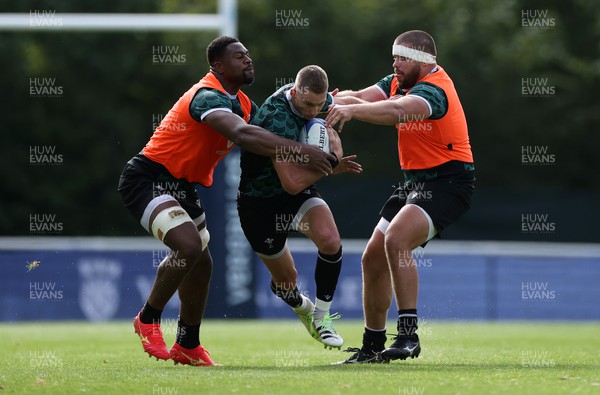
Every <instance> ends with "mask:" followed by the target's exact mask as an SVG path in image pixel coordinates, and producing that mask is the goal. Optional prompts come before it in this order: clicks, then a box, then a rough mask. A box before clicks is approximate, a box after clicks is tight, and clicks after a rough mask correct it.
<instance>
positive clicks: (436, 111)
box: [375, 74, 448, 119]
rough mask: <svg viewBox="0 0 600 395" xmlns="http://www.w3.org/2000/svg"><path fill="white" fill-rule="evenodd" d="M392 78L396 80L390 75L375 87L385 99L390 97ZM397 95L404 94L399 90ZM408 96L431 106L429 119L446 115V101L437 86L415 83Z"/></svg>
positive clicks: (441, 90)
mask: <svg viewBox="0 0 600 395" xmlns="http://www.w3.org/2000/svg"><path fill="white" fill-rule="evenodd" d="M394 78H396V75H395V74H390V75H388V76H386V77H384V78H382V79H380V80H379V81H378V82H377V83H376V84H375V86H377V87H378V88H379V89H381V93H383V94H384V95H385V96H386V97H390V92H391V90H392V81H393V79H394ZM397 94H401V95H403V94H404V92H403V91H402V90H400V91H399V92H397ZM409 95H416V96H420V97H422V98H423V99H425V100H427V102H428V103H429V105H430V106H431V116H430V117H429V119H440V118H441V117H443V116H444V115H446V112H448V99H447V98H446V93H445V92H444V90H443V89H442V88H440V87H438V86H435V85H433V84H430V83H428V82H417V83H416V84H415V86H413V87H412V89H411V90H410V93H409Z"/></svg>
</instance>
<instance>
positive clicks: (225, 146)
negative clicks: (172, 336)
mask: <svg viewBox="0 0 600 395" xmlns="http://www.w3.org/2000/svg"><path fill="white" fill-rule="evenodd" d="M206 55H207V60H208V63H209V65H210V71H209V72H208V73H207V74H206V75H205V76H204V77H203V78H202V79H201V80H200V81H199V82H198V83H196V84H195V85H193V86H192V87H191V88H190V89H189V90H188V91H187V92H185V93H184V94H183V96H181V98H179V100H178V101H177V103H175V105H174V106H173V108H171V110H170V111H169V112H168V114H167V115H166V116H165V117H164V119H163V120H162V122H161V124H160V125H159V126H158V127H157V128H156V131H155V132H154V134H153V135H152V137H151V139H150V141H149V142H148V143H147V144H146V146H145V147H144V148H143V150H142V151H141V152H140V153H139V154H138V155H136V156H134V157H133V158H132V159H131V160H130V161H129V162H127V165H126V166H125V168H124V169H123V173H122V174H121V177H120V179H119V193H120V194H121V197H122V199H123V202H124V204H125V207H126V208H127V209H128V210H129V211H130V212H131V213H132V214H133V216H134V217H135V218H136V219H137V220H138V221H140V223H141V225H142V226H143V227H144V228H145V229H146V230H147V231H148V232H149V233H151V234H152V235H153V236H154V237H156V238H157V239H159V240H160V241H161V242H163V243H164V244H165V245H166V246H167V247H169V248H170V249H171V252H170V253H169V255H168V256H167V257H166V258H165V259H164V260H163V261H162V262H161V264H160V265H159V267H158V270H157V273H156V279H155V281H154V284H153V286H152V290H151V291H150V295H149V297H148V300H147V302H146V304H145V305H144V307H143V308H142V309H141V311H140V312H139V314H138V315H137V316H136V317H135V319H134V322H133V325H134V330H135V332H136V333H137V334H138V335H139V337H140V339H141V340H142V346H143V348H144V350H145V351H146V352H147V353H148V354H149V355H150V356H154V357H156V358H157V359H165V360H166V359H172V360H173V361H174V362H175V363H181V364H188V365H194V366H210V365H214V363H213V361H212V360H211V358H210V356H209V353H208V351H206V349H204V347H202V345H201V344H200V323H201V321H202V316H203V315H204V310H205V307H206V301H207V298H208V289H209V284H210V277H211V273H212V258H211V255H210V252H209V249H208V241H209V239H210V235H209V232H208V230H207V227H206V220H205V214H204V209H203V207H202V205H201V203H200V200H199V198H198V196H197V194H196V190H195V188H194V184H201V185H203V186H205V187H210V186H211V185H212V183H213V172H214V169H215V167H216V165H217V163H218V162H219V161H220V160H221V159H223V158H224V157H225V155H227V153H229V152H230V151H231V150H232V149H233V147H234V145H239V146H241V147H242V148H244V149H246V150H248V151H251V152H254V153H256V154H258V155H263V156H267V157H275V156H276V155H277V153H278V152H279V150H280V149H281V147H284V146H285V147H289V146H293V147H294V148H293V149H296V150H300V151H301V152H302V153H303V154H304V155H306V156H305V157H304V158H308V163H305V164H307V165H308V167H309V168H312V169H313V170H317V171H320V172H322V173H324V174H330V173H331V172H332V168H331V163H334V162H336V158H335V157H334V156H333V155H330V154H326V153H324V152H323V151H321V150H320V149H318V148H317V147H313V146H309V145H305V144H300V143H298V142H293V141H290V140H288V139H285V138H282V137H279V136H276V135H274V134H273V133H271V132H269V131H267V130H264V129H262V128H260V127H257V126H254V125H249V124H248V123H249V122H250V120H251V119H252V116H253V114H254V113H255V112H256V108H257V107H256V105H255V104H254V103H253V102H252V101H251V100H250V99H249V98H248V96H246V95H245V94H244V93H243V92H242V91H241V90H240V88H241V87H242V86H244V85H247V84H250V83H252V81H253V79H254V66H253V63H252V59H251V58H250V56H249V53H248V50H247V49H246V48H245V47H244V45H243V44H242V43H240V42H239V41H238V40H237V39H235V38H232V37H227V36H222V37H218V38H217V39H215V40H213V41H212V42H211V43H210V44H209V46H208V48H207V50H206ZM299 158H302V156H299ZM176 291H177V292H178V293H179V299H180V302H181V304H180V310H179V322H178V328H177V337H176V341H175V344H174V345H173V346H172V347H171V349H170V350H169V349H167V346H166V344H165V341H164V338H163V335H162V331H161V328H160V318H161V313H162V311H163V309H164V307H165V305H166V304H167V302H168V301H169V300H170V299H171V297H172V296H173V295H174V294H175V292H176Z"/></svg>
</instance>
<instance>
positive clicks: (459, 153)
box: [326, 30, 475, 363]
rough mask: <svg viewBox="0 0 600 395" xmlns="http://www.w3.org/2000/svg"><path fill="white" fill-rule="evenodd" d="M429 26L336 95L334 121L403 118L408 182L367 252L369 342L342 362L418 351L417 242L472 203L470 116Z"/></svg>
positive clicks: (387, 208)
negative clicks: (389, 331)
mask: <svg viewBox="0 0 600 395" xmlns="http://www.w3.org/2000/svg"><path fill="white" fill-rule="evenodd" d="M436 54H437V52H436V47H435V42H434V40H433V38H432V37H431V36H430V35H429V34H427V33H426V32H423V31H420V30H412V31H408V32H405V33H402V34H401V35H400V36H398V37H397V38H396V40H395V41H394V44H393V47H392V56H393V58H394V63H393V67H394V74H391V75H389V76H387V77H385V78H383V79H382V80H381V81H379V82H378V83H377V84H376V85H373V86H370V87H368V88H365V89H362V90H360V91H357V92H354V91H343V92H339V93H337V95H336V96H335V100H336V104H335V105H333V106H331V107H330V111H329V114H328V115H327V119H326V122H327V123H328V124H329V125H331V126H334V125H336V124H338V129H339V131H341V130H342V127H343V125H344V122H346V121H348V120H350V119H358V120H361V121H364V122H370V123H374V124H380V125H396V128H397V131H398V153H399V156H400V167H401V170H402V172H403V175H404V182H403V183H402V184H401V186H400V187H399V188H398V189H396V190H395V191H394V193H393V194H392V196H391V197H390V198H389V199H388V200H387V202H386V203H385V205H384V206H383V208H382V209H381V212H380V215H381V219H380V221H379V223H378V224H377V226H376V227H375V230H374V231H373V235H372V236H371V239H370V240H369V242H368V244H367V248H366V249H365V251H364V253H363V256H362V270H363V309H364V315H365V331H364V334H363V344H362V347H361V348H360V349H359V348H350V349H348V350H347V351H349V352H353V353H354V354H353V355H352V356H351V357H349V358H348V359H346V360H345V361H343V362H342V363H375V362H389V361H390V360H395V359H406V358H408V357H411V358H415V357H418V356H419V353H420V352H421V345H420V342H419V336H418V335H417V333H416V331H417V323H418V319H417V296H418V286H419V275H418V270H417V265H416V262H415V261H414V259H413V257H412V250H413V249H415V248H417V247H418V246H425V244H426V243H427V242H428V241H429V240H431V239H432V238H433V237H435V236H436V235H439V233H440V232H441V231H442V230H443V229H445V228H446V227H447V226H448V225H450V224H452V223H453V222H455V221H456V220H457V219H458V218H459V217H461V216H462V215H463V214H464V213H465V212H466V211H467V210H468V209H469V208H470V204H471V195H472V194H473V191H474V182H475V175H474V165H473V155H472V153H471V146H470V143H469V135H468V129H467V122H466V119H465V114H464V112H463V109H462V105H461V103H460V100H459V98H458V94H457V93H456V89H455V88H454V84H453V83H452V80H451V79H450V77H449V76H448V74H447V73H446V71H445V70H444V69H443V68H442V67H440V66H439V65H437V64H436ZM392 293H393V294H394V295H395V298H396V304H397V307H398V323H397V327H398V334H397V335H395V337H394V342H393V343H392V344H391V346H390V347H389V348H387V349H386V348H385V341H386V319H387V313H388V310H389V308H390V305H391V302H392Z"/></svg>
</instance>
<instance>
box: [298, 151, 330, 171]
mask: <svg viewBox="0 0 600 395" xmlns="http://www.w3.org/2000/svg"><path fill="white" fill-rule="evenodd" d="M300 154H301V155H302V157H306V158H307V159H308V161H307V162H306V163H304V164H305V165H306V166H308V167H309V168H311V169H313V170H315V171H318V172H321V173H323V174H325V175H326V176H328V175H329V174H332V169H331V162H335V160H336V158H335V156H333V155H331V154H329V153H327V152H325V151H322V150H321V149H319V147H317V146H316V145H309V144H302V145H301V148H300ZM304 155H306V156H304Z"/></svg>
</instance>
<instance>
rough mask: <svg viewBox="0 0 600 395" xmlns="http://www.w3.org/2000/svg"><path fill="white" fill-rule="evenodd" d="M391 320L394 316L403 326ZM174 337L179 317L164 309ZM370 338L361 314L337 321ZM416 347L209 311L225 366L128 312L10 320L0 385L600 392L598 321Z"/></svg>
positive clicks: (482, 328) (435, 330)
mask: <svg viewBox="0 0 600 395" xmlns="http://www.w3.org/2000/svg"><path fill="white" fill-rule="evenodd" d="M394 324H395V323H390V325H389V326H388V327H389V328H394V327H395V325H394ZM163 327H164V331H165V337H166V340H167V344H168V345H169V346H170V345H171V343H172V342H173V340H174V337H175V322H174V321H173V320H167V321H166V322H165V321H164V320H163ZM336 327H337V328H338V330H339V332H340V333H341V334H342V335H343V336H344V338H345V347H346V346H360V339H361V336H362V322H360V321H344V320H342V321H341V322H340V323H339V324H336ZM419 333H420V337H421V344H422V348H423V352H422V353H421V356H420V357H419V358H418V359H413V360H408V361H395V362H392V363H390V364H382V365H379V364H377V365H374V364H370V365H342V366H331V365H330V364H331V363H332V362H335V361H339V360H342V359H345V358H346V357H348V356H349V355H350V354H348V353H344V352H339V351H337V350H336V351H331V350H324V349H323V347H322V346H321V345H320V344H319V343H317V342H316V341H314V340H312V339H311V338H310V337H309V335H308V334H307V333H306V332H305V330H304V327H302V326H301V324H300V323H299V322H297V321H284V320H278V321H267V320H261V321H254V320H253V321H236V320H225V321H215V320H206V321H205V323H204V324H203V326H202V342H203V345H204V346H205V347H206V348H207V349H209V350H210V352H211V353H212V357H213V359H214V360H215V362H218V363H221V364H223V366H220V367H212V368H195V367H190V366H181V365H177V366H174V365H173V364H172V363H171V362H170V361H156V360H155V359H149V358H148V357H147V356H146V354H145V353H143V352H142V346H141V344H140V341H139V339H138V337H137V336H136V335H135V334H134V333H133V327H132V325H131V323H129V322H116V323H102V324H94V323H87V322H85V323H83V322H65V323H26V324H2V325H0V339H1V342H2V347H1V351H0V394H29V393H36V394H75V393H84V394H103V395H106V394H128V395H130V394H148V395H162V394H178V395H183V394H294V395H295V394H310V395H312V394H319V395H325V394H367V395H375V394H398V395H417V394H461V395H465V394H511V395H517V394H535V395H540V394H600V323H572V324H565V323H550V322H547V323H514V322H499V323H485V322H460V323H448V322H431V323H430V322H427V323H426V324H425V325H422V326H421V328H420V329H419Z"/></svg>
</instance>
